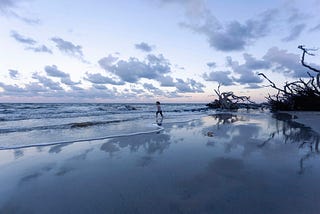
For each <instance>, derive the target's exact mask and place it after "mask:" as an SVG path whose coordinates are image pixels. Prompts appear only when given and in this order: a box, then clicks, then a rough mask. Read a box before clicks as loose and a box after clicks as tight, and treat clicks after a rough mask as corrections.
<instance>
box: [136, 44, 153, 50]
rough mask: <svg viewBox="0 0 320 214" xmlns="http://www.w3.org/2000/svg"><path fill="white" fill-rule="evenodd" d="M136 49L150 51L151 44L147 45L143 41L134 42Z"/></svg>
mask: <svg viewBox="0 0 320 214" xmlns="http://www.w3.org/2000/svg"><path fill="white" fill-rule="evenodd" d="M135 47H136V49H139V50H142V51H145V52H151V51H152V50H153V48H152V46H150V45H148V44H147V43H145V42H141V43H140V44H135Z"/></svg>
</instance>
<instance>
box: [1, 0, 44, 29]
mask: <svg viewBox="0 0 320 214" xmlns="http://www.w3.org/2000/svg"><path fill="white" fill-rule="evenodd" d="M20 2H22V1H19V0H0V15H1V14H3V15H6V16H9V17H14V18H17V19H19V20H21V21H23V22H26V23H28V24H39V23H40V20H39V19H34V18H28V17H24V16H21V15H19V13H18V12H17V10H18V7H19V3H20Z"/></svg>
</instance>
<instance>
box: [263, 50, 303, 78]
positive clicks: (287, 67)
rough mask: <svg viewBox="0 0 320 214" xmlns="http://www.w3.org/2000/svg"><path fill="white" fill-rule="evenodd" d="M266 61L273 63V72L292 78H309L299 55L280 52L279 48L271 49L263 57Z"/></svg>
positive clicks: (284, 51) (285, 51)
mask: <svg viewBox="0 0 320 214" xmlns="http://www.w3.org/2000/svg"><path fill="white" fill-rule="evenodd" d="M263 59H264V60H266V61H268V62H269V63H272V65H273V67H272V70H273V71H274V72H280V73H283V74H285V75H287V76H291V77H296V78H297V77H298V78H300V77H308V74H307V72H306V68H304V67H303V66H302V65H301V64H300V56H299V55H298V54H293V53H288V51H287V50H280V49H279V48H277V47H273V48H270V49H269V50H268V51H267V53H266V54H265V55H264V57H263Z"/></svg>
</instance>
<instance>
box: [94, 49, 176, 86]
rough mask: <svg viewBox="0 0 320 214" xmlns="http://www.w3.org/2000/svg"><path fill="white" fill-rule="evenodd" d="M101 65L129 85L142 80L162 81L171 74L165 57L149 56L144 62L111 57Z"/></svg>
mask: <svg viewBox="0 0 320 214" xmlns="http://www.w3.org/2000/svg"><path fill="white" fill-rule="evenodd" d="M98 63H99V65H100V66H101V67H102V68H103V69H104V70H106V71H107V72H111V73H113V74H114V75H116V76H118V77H119V78H120V79H121V80H123V81H125V82H129V83H137V82H138V81H139V80H140V79H141V78H146V79H155V80H158V79H161V78H163V75H164V74H167V73H169V72H171V68H170V65H171V64H170V63H169V61H168V60H167V59H165V58H164V57H163V55H161V54H160V55H158V56H156V55H153V54H149V55H147V57H146V58H145V60H144V61H140V60H139V59H137V58H135V57H131V58H129V59H128V60H127V61H126V60H118V58H116V57H113V56H111V55H109V56H108V57H105V58H102V59H100V60H99V61H98Z"/></svg>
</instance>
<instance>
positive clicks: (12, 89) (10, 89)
mask: <svg viewBox="0 0 320 214" xmlns="http://www.w3.org/2000/svg"><path fill="white" fill-rule="evenodd" d="M0 87H1V88H2V89H3V90H4V92H5V94H8V95H10V94H13V95H16V94H19V93H24V92H26V90H25V89H23V88H21V87H19V86H17V85H14V86H12V85H6V84H4V83H2V82H0Z"/></svg>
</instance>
